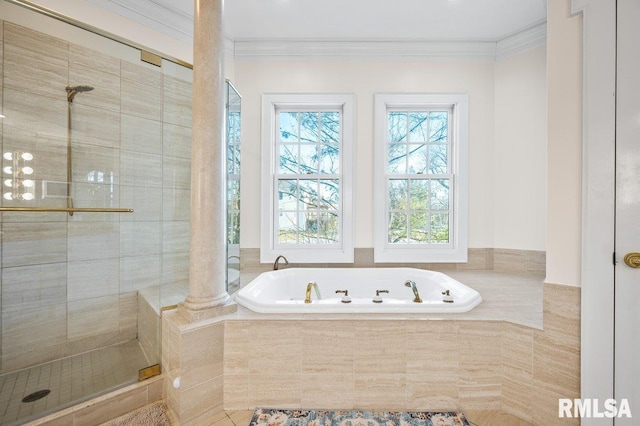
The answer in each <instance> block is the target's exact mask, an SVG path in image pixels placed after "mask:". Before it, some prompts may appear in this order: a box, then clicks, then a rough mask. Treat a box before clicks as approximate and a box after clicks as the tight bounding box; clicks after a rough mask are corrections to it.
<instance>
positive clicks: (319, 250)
mask: <svg viewBox="0 0 640 426" xmlns="http://www.w3.org/2000/svg"><path fill="white" fill-rule="evenodd" d="M354 100H355V97H354V95H353V94H340V93H335V94H317V93H275V94H274V93H266V94H263V96H262V157H261V163H262V172H261V177H262V182H261V190H262V194H261V206H262V208H261V212H260V215H261V218H260V220H261V232H260V262H261V263H270V262H273V260H274V259H275V258H276V257H277V256H279V255H284V256H286V257H287V259H288V260H289V261H290V262H292V263H352V262H353V260H354V249H353V201H352V200H353V174H354V170H353V146H354V143H355V137H354V136H355V135H354V120H355V115H354V103H355V102H354ZM332 108H333V109H338V110H340V112H341V140H340V148H339V152H340V169H339V173H338V176H339V180H340V181H341V193H340V207H339V209H338V211H339V212H340V213H341V217H340V223H339V240H340V243H338V244H278V243H277V236H276V235H275V230H276V222H275V221H276V220H277V216H276V213H277V212H276V209H277V203H276V202H275V199H276V197H277V195H278V194H277V187H276V180H277V179H278V176H280V175H279V173H278V170H277V168H278V166H277V164H278V162H277V161H276V160H277V159H278V158H279V157H278V156H279V153H278V151H277V148H278V147H279V144H278V140H279V139H278V128H277V123H278V113H279V111H280V110H287V109H295V110H307V111H310V110H317V111H323V110H328V109H332ZM291 176H292V178H294V179H295V178H299V175H298V174H292V175H291ZM314 176H315V175H314ZM330 176H332V178H331V179H334V177H335V176H336V175H330Z"/></svg>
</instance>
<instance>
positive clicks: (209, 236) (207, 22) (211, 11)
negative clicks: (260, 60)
mask: <svg viewBox="0 0 640 426" xmlns="http://www.w3.org/2000/svg"><path fill="white" fill-rule="evenodd" d="M223 7H224V0H195V8H194V31H193V111H192V115H193V130H192V143H191V245H190V249H189V296H188V297H187V299H186V300H185V302H184V305H181V309H180V311H181V313H182V314H183V315H184V316H186V317H187V318H188V319H189V320H190V322H194V321H198V320H199V319H205V318H210V317H213V316H218V315H221V314H224V313H227V312H228V311H229V310H230V309H228V308H227V309H220V308H217V307H225V306H229V301H230V297H229V294H228V293H227V291H226V285H225V278H226V265H227V262H226V260H227V259H226V257H227V254H226V181H225V179H226V166H225V158H226V155H225V145H224V140H223V138H224V130H223V128H224V74H223V63H222V61H223V57H224V32H223V28H222V15H223ZM233 306H234V307H235V305H233ZM231 310H233V309H231Z"/></svg>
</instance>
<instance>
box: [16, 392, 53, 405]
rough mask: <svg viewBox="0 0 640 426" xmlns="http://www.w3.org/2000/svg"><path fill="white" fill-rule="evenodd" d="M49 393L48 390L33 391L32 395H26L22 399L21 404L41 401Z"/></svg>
mask: <svg viewBox="0 0 640 426" xmlns="http://www.w3.org/2000/svg"><path fill="white" fill-rule="evenodd" d="M50 393H51V391H50V390H49V389H43V390H39V391H35V392H34V393H30V394H29V395H27V396H25V397H24V398H22V402H33V401H37V400H39V399H42V398H44V397H45V396H47V395H49V394H50Z"/></svg>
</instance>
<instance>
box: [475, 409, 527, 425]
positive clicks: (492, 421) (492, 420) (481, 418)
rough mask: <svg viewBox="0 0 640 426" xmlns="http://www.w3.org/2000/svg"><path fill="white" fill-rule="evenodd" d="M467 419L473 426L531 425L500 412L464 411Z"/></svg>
mask: <svg viewBox="0 0 640 426" xmlns="http://www.w3.org/2000/svg"><path fill="white" fill-rule="evenodd" d="M465 414H466V415H467V419H468V420H469V422H471V424H472V425H475V426H529V425H531V423H529V422H527V421H525V420H522V419H520V418H518V417H516V416H514V415H511V414H507V413H503V412H500V411H497V410H496V411H477V410H465Z"/></svg>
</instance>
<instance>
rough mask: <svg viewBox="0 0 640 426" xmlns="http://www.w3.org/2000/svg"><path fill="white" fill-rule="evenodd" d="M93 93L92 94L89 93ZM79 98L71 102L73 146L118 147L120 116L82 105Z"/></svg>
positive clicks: (112, 112) (89, 147) (116, 113)
mask: <svg viewBox="0 0 640 426" xmlns="http://www.w3.org/2000/svg"><path fill="white" fill-rule="evenodd" d="M90 93H93V92H90ZM79 100H80V98H79V97H76V100H75V101H73V109H72V112H71V114H72V123H71V126H72V134H73V144H74V145H73V146H74V147H75V146H76V144H79V143H80V144H84V145H86V146H87V147H88V148H87V149H91V148H92V147H91V145H97V146H100V147H105V148H119V147H120V114H119V113H118V112H116V111H109V110H105V109H100V108H96V107H93V106H90V105H83V104H81V103H80V102H78V101H79Z"/></svg>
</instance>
